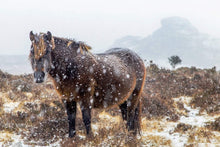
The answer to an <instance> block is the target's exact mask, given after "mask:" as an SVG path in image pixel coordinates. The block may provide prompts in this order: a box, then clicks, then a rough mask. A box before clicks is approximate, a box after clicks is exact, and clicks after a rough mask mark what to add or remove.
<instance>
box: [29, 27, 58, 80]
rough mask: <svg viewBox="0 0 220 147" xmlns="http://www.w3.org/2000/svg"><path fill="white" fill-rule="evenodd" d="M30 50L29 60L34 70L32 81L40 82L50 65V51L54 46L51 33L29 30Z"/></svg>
mask: <svg viewBox="0 0 220 147" xmlns="http://www.w3.org/2000/svg"><path fill="white" fill-rule="evenodd" d="M29 37H30V40H31V42H32V44H31V50H30V55H29V58H30V61H31V66H32V69H33V70H34V81H35V82H36V83H42V82H44V79H45V73H47V72H48V71H49V70H50V68H51V66H52V63H51V51H52V50H53V49H54V48H55V43H54V39H53V36H52V34H51V33H50V32H49V31H48V32H47V33H46V34H45V33H40V34H34V33H33V32H32V31H31V32H30V36H29Z"/></svg>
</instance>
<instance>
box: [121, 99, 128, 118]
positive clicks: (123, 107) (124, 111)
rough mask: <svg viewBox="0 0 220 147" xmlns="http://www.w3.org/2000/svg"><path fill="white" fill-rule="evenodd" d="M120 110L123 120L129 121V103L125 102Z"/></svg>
mask: <svg viewBox="0 0 220 147" xmlns="http://www.w3.org/2000/svg"><path fill="white" fill-rule="evenodd" d="M119 108H120V109H121V114H122V118H123V120H127V117H128V111H127V101H125V102H124V103H122V104H121V105H119Z"/></svg>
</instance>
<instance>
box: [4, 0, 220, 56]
mask: <svg viewBox="0 0 220 147" xmlns="http://www.w3.org/2000/svg"><path fill="white" fill-rule="evenodd" d="M219 6H220V1H219V0H151V1H150V0H133V1H131V0H109V1H106V0H47V1H46V0H35V1H32V0H4V1H1V5H0V26H1V27H0V40H1V41H0V54H28V53H29V49H30V43H31V42H30V40H29V32H30V30H33V31H34V32H46V31H48V30H49V31H51V32H52V34H53V35H55V36H60V37H67V38H75V39H76V40H81V41H85V42H86V43H88V44H89V45H91V46H92V47H93V50H94V52H100V51H103V50H106V49H108V48H109V47H110V46H111V45H112V43H113V42H114V41H115V40H116V39H118V38H120V37H123V36H126V35H134V36H147V35H150V34H151V33H152V32H153V31H154V30H156V29H158V28H159V27H160V20H161V19H163V18H166V17H170V16H181V17H185V18H187V19H188V20H189V21H190V22H191V23H192V24H193V25H194V26H195V27H197V28H198V30H199V31H200V32H202V33H207V34H210V35H211V36H213V37H217V38H220V9H219Z"/></svg>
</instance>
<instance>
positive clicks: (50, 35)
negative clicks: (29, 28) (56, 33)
mask: <svg viewBox="0 0 220 147" xmlns="http://www.w3.org/2000/svg"><path fill="white" fill-rule="evenodd" d="M47 39H48V41H51V40H52V34H51V32H50V31H47Z"/></svg>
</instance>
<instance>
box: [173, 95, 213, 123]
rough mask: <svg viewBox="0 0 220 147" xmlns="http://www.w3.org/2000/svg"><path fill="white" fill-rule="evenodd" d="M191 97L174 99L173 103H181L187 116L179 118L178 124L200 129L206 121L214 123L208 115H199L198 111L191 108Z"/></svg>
mask: <svg viewBox="0 0 220 147" xmlns="http://www.w3.org/2000/svg"><path fill="white" fill-rule="evenodd" d="M191 99H192V97H179V98H174V99H173V100H174V101H175V102H177V101H179V102H182V103H183V106H184V108H185V109H186V110H187V116H181V117H180V120H179V122H181V123H185V124H189V125H192V126H197V127H202V126H204V125H205V124H206V122H208V121H214V117H210V116H208V114H206V113H204V114H203V115H200V114H199V111H200V109H199V108H196V109H193V108H191V107H190V106H189V105H190V101H191Z"/></svg>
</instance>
